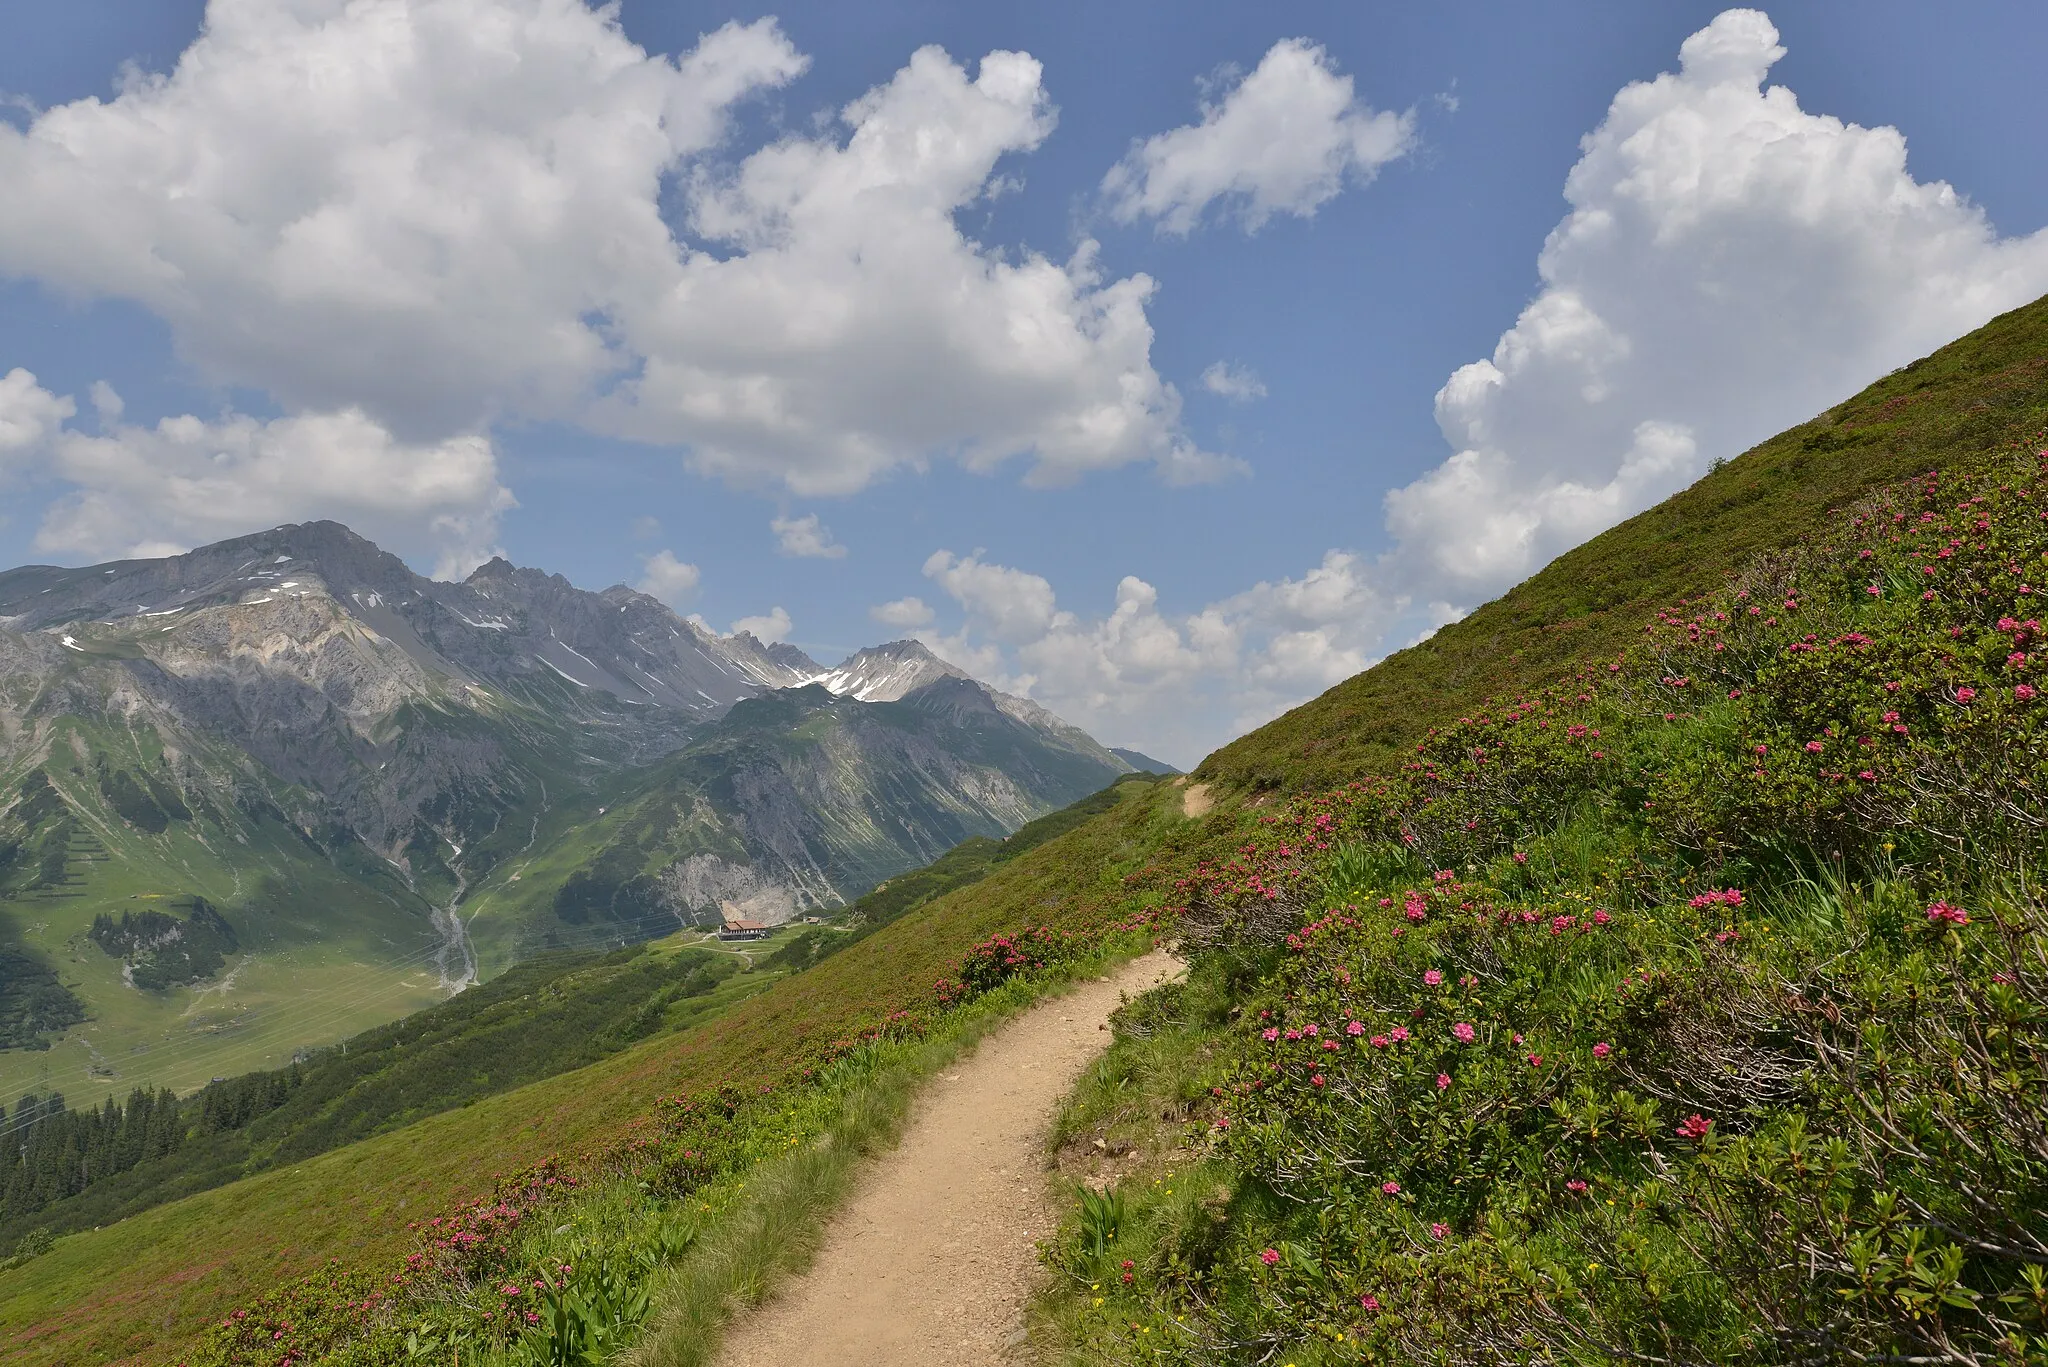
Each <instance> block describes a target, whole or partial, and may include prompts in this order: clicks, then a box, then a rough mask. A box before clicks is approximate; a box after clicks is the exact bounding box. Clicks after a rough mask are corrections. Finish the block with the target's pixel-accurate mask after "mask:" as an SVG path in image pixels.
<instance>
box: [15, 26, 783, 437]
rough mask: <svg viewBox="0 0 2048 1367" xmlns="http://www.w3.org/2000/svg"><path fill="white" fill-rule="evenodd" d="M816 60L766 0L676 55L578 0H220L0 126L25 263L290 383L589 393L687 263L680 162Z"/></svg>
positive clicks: (476, 415)
mask: <svg viewBox="0 0 2048 1367" xmlns="http://www.w3.org/2000/svg"><path fill="white" fill-rule="evenodd" d="M804 65H805V62H804V59H803V58H802V57H801V56H799V55H798V54H797V53H796V52H795V50H794V49H793V48H791V47H790V45H789V42H788V40H787V39H786V38H785V37H783V35H782V34H781V32H780V31H779V30H778V29H777V28H776V27H775V25H774V23H773V22H772V21H769V20H763V21H760V22H758V23H755V24H752V25H745V26H742V25H738V24H729V25H727V26H726V27H724V28H722V29H720V30H718V31H717V32H716V33H713V34H711V35H709V36H707V37H706V38H705V39H704V40H703V41H702V42H701V43H700V44H699V45H698V46H697V48H695V49H694V50H693V51H691V52H690V53H689V54H687V55H686V56H685V57H684V58H683V59H682V60H681V61H680V62H671V61H669V60H667V59H665V58H662V57H658V56H650V55H649V54H647V53H646V52H644V51H642V50H641V49H640V48H639V47H638V46H636V45H635V44H633V43H632V42H630V41H629V40H628V39H627V38H626V37H625V35H624V34H623V33H622V32H620V30H619V27H618V24H617V19H616V14H615V13H609V12H606V11H600V10H592V9H589V8H587V7H586V6H584V5H583V4H580V3H571V2H569V0H353V3H351V2H350V0H301V2H300V3H294V4H289V5H279V4H275V3H271V2H270V0H211V3H209V4H208V6H207V10H206V20H205V25H204V27H203V29H202V31H201V33H200V35H199V37H198V38H197V39H196V40H195V41H194V42H193V44H192V46H191V47H190V48H188V49H187V50H186V51H185V52H184V54H183V55H182V56H181V57H180V58H179V60H178V62H177V65H176V66H175V68H174V69H173V70H172V71H171V72H170V73H168V74H166V75H161V76H157V75H142V74H136V75H133V76H131V77H130V78H129V79H128V80H127V82H126V84H125V88H123V89H122V91H121V92H120V94H119V95H118V96H117V97H116V98H115V99H112V100H108V101H102V100H97V99H86V100H79V101H76V102H73V103H70V104H65V105H59V106H57V107H55V108H52V109H49V110H47V111H45V112H43V113H42V114H40V115H39V116H38V117H36V119H35V120H34V121H33V122H32V123H31V124H30V125H29V127H28V128H27V130H26V131H17V130H16V129H14V128H13V127H12V126H11V125H4V124H0V181H4V182H5V183H6V184H7V185H8V187H9V193H8V194H7V195H6V196H5V197H4V198H0V270H5V271H7V272H9V273H11V274H16V275H25V276H33V277H35V278H38V279H41V280H45V281H48V282H50V283H52V284H54V285H57V286H60V287H62V288H64V289H66V290H69V291H74V292H77V293H79V294H85V295H100V296H113V297H119V298H126V299H132V300H135V301H136V302H138V303H140V304H142V305H144V306H145V307H147V308H149V309H150V310H151V311H153V312H155V313H156V314H158V315H159V316H160V317H162V318H163V319H164V320H165V321H166V322H168V323H169V324H170V326H171V329H172V334H173V336H174V337H175V339H176V341H177V345H178V347H179V349H180V351H181V352H182V353H184V354H185V355H186V356H187V357H188V358H190V359H191V360H192V361H194V362H195V363H197V364H198V365H199V366H200V367H201V369H202V370H204V371H205V372H206V373H207V374H209V375H211V376H213V377H215V378H217V379H222V380H229V381H233V382H235V383H239V384H245V385H253V386H258V387H261V388H263V389H265V390H267V391H268V392H269V393H271V394H272V395H274V396H275V397H276V398H277V399H278V400H279V401H280V402H283V403H285V404H288V405H292V406H296V407H306V408H322V407H342V406H347V405H361V406H362V407H364V408H365V409H366V410H368V411H370V412H372V413H374V414H375V415H377V416H378V417H379V418H380V419H381V420H383V421H386V422H388V423H391V424H393V425H395V426H398V427H401V428H403V429H406V430H408V431H426V432H432V433H434V434H436V435H439V434H442V433H445V432H446V431H448V430H450V429H463V428H471V427H474V426H475V425H476V424H478V423H480V422H482V421H484V420H486V419H488V418H490V417H492V416H495V415H496V414H499V413H501V412H506V411H514V412H521V413H528V414H545V415H560V414H565V413H571V412H574V411H575V410H576V409H577V408H578V407H579V406H580V404H581V403H582V401H583V398H584V395H585V392H586V390H587V389H588V387H589V386H590V385H592V384H593V383H595V382H597V381H598V380H600V379H601V378H602V377H603V376H605V375H607V374H609V373H612V372H614V371H616V370H618V369H619V368H621V367H622V366H624V365H625V364H627V363H628V360H629V358H628V357H627V356H625V355H622V354H620V352H619V351H618V349H617V347H616V345H615V344H614V343H613V342H612V341H610V340H609V339H608V338H607V336H606V329H605V327H604V326H603V325H602V321H601V320H602V319H603V317H604V316H605V315H607V314H609V313H610V312H611V311H612V310H613V309H614V308H615V306H616V304H617V301H618V299H619V298H620V297H621V296H622V294H623V293H625V292H626V291H629V290H632V289H634V288H642V289H648V288H652V289H659V288H661V286H662V285H663V284H664V283H665V282H667V281H668V280H671V279H672V278H673V275H674V272H675V269H676V260H675V244H674V242H673V239H672V237H671V235H670V233H669V230H668V228H667V226H666V225H665V224H664V223H663V222H662V219H661V216H660V214H659V212H658V207H657V203H656V198H655V196H656V195H657V193H658V192H659V187H660V185H661V181H662V178H663V176H664V175H665V174H666V173H668V172H670V171H672V170H674V169H675V168H676V167H677V166H678V165H679V164H680V163H681V162H682V160H683V159H685V158H687V157H689V156H691V155H692V154H694V153H698V152H702V151H704V150H706V149H707V148H709V147H711V146H713V145H714V144H715V143H716V142H717V141H718V140H719V139H720V138H721V137H722V135H723V132H724V115H725V111H726V110H727V109H728V108H729V107H730V105H731V104H732V103H733V102H735V101H736V100H738V99H740V98H742V97H744V96H745V95H747V94H748V93H750V92H752V91H755V90H758V89H761V88H764V87H770V86H774V85H779V84H781V83H783V82H786V81H788V80H789V79H791V78H792V77H794V76H795V75H796V74H797V73H798V72H800V71H801V70H802V69H803V67H804Z"/></svg>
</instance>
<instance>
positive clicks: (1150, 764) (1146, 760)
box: [1109, 745, 1180, 776]
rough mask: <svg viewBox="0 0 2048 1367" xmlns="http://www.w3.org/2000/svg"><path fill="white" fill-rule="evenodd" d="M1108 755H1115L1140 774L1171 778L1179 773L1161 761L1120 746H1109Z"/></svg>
mask: <svg viewBox="0 0 2048 1367" xmlns="http://www.w3.org/2000/svg"><path fill="white" fill-rule="evenodd" d="M1109 753H1111V754H1112V755H1115V756H1116V757H1117V758H1118V759H1120V760H1122V761H1123V762H1124V763H1126V764H1128V765H1130V766H1131V768H1132V769H1134V770H1136V771H1137V772H1139V773H1141V774H1166V775H1168V776H1171V775H1174V774H1177V773H1179V772H1180V770H1178V769H1176V768H1174V767H1173V766H1172V765H1171V764H1168V763H1167V762H1166V761H1165V760H1163V759H1154V758H1152V757H1151V756H1150V755H1147V754H1144V753H1143V752H1141V751H1138V750H1126V749H1125V748H1124V747H1122V746H1120V745H1112V746H1110V747H1109Z"/></svg>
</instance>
